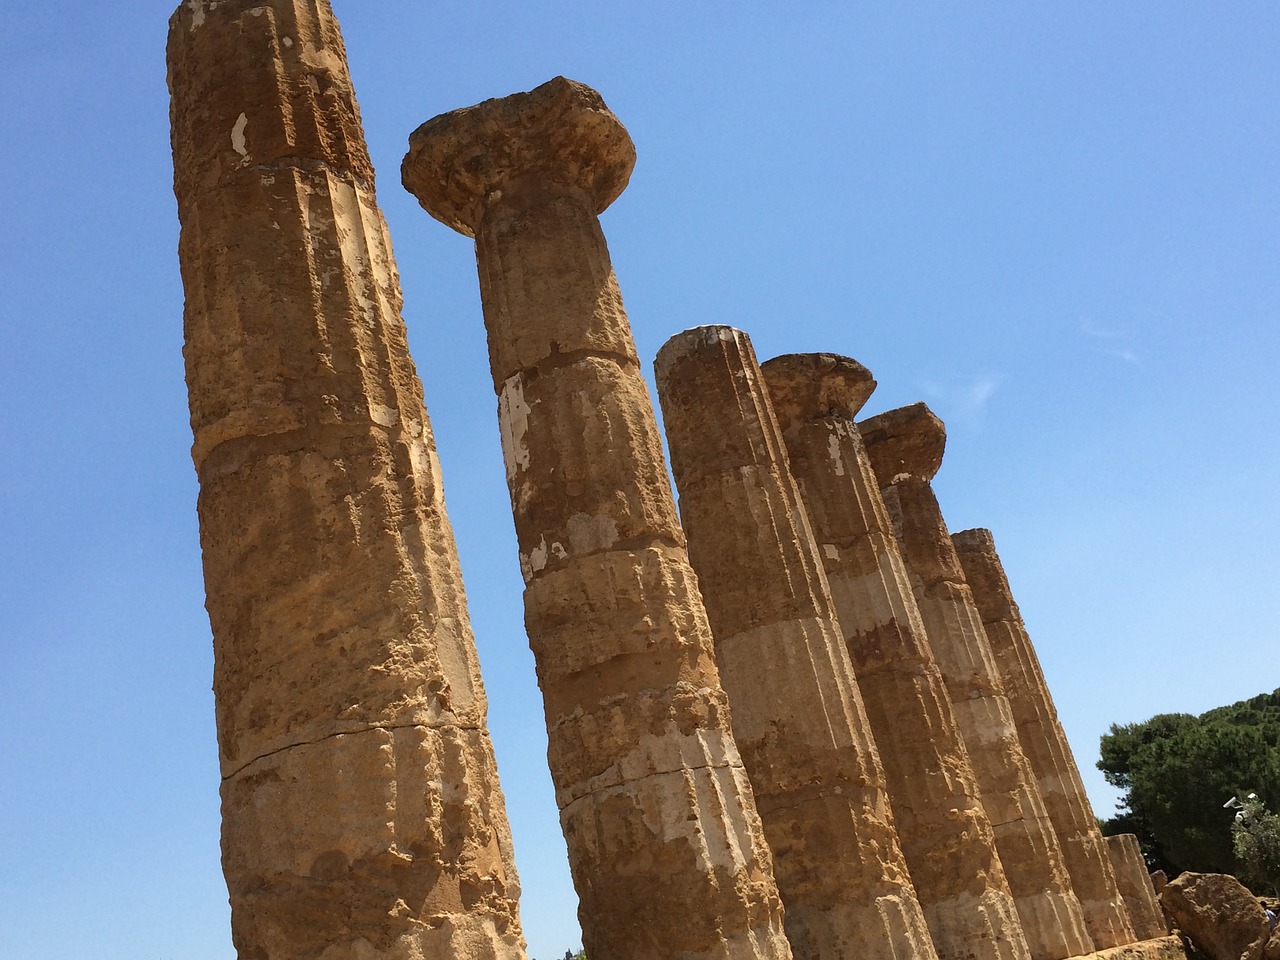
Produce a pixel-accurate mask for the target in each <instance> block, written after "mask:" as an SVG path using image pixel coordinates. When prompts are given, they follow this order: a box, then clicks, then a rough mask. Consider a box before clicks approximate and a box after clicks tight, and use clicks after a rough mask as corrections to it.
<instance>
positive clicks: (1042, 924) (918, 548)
mask: <svg viewBox="0 0 1280 960" xmlns="http://www.w3.org/2000/svg"><path fill="white" fill-rule="evenodd" d="M859 430H860V432H861V434H862V438H863V440H864V442H865V444H866V449H867V453H868V455H869V457H870V459H871V465H872V468H873V469H874V470H875V474H876V478H877V480H878V481H879V483H880V488H881V494H882V495H883V496H884V500H885V506H886V507H887V508H888V512H889V516H890V518H891V519H892V521H893V526H894V532H895V533H896V535H897V538H898V542H899V545H900V546H901V548H902V554H903V559H904V561H905V563H906V568H907V572H908V574H909V576H910V578H911V585H912V589H913V591H914V593H915V595H916V602H917V604H918V605H919V607H920V613H921V617H922V619H923V620H924V626H925V632H926V633H927V634H928V637H929V642H930V644H931V645H932V647H933V653H934V656H935V657H936V658H937V660H938V666H939V667H940V669H941V671H942V677H943V680H944V681H945V682H946V685H947V691H948V695H949V696H950V698H951V705H952V709H953V710H954V711H955V716H956V721H957V723H958V724H959V727H960V731H961V734H962V735H963V737H964V743H965V748H966V750H967V751H968V753H969V760H970V762H971V763H972V764H973V771H974V774H975V775H976V776H977V780H978V789H979V790H980V791H981V795H982V805H983V807H984V808H985V810H986V812H987V817H988V819H990V821H991V824H992V826H993V827H994V829H995V834H996V849H997V850H998V851H999V853H1000V862H1001V863H1002V864H1003V865H1004V870H1005V875H1006V876H1007V877H1008V880H1009V889H1010V890H1011V891H1012V893H1013V897H1014V902H1015V903H1016V905H1017V908H1018V916H1019V917H1021V919H1022V927H1023V930H1024V932H1025V933H1026V935H1027V943H1028V944H1029V946H1030V947H1031V954H1032V956H1033V957H1034V958H1035V960H1057V958H1062V957H1070V956H1076V955H1078V954H1081V953H1088V952H1090V950H1091V949H1092V946H1091V943H1090V939H1089V934H1088V931H1087V929H1086V927H1085V922H1084V916H1083V913H1082V911H1081V909H1080V903H1079V901H1078V900H1077V899H1076V897H1075V894H1074V893H1073V892H1072V890H1071V885H1070V880H1069V878H1068V876H1067V873H1066V870H1065V869H1064V868H1063V866H1062V853H1061V850H1060V849H1059V846H1058V838H1057V835H1056V834H1055V833H1054V831H1053V827H1052V826H1051V824H1050V823H1049V820H1048V815H1047V813H1046V812H1045V808H1044V802H1043V801H1042V800H1041V799H1040V793H1039V790H1037V789H1036V785H1035V780H1034V777H1033V775H1032V773H1031V768H1030V766H1029V764H1028V763H1027V760H1026V757H1025V755H1024V754H1023V752H1022V747H1021V745H1020V743H1019V741H1018V733H1017V728H1016V726H1015V724H1014V719H1013V713H1012V711H1011V710H1010V707H1009V702H1008V700H1007V699H1006V697H1005V695H1004V688H1003V687H1002V685H1001V683H1000V676H999V672H998V670H997V669H996V665H995V662H994V659H993V657H992V654H991V649H990V646H989V645H988V643H987V638H986V634H985V633H984V631H983V628H982V619H981V617H980V616H979V614H978V611H977V608H976V607H975V606H974V603H973V595H972V593H971V592H970V590H969V586H968V584H967V583H965V579H964V573H963V571H962V570H961V567H960V561H959V559H958V558H957V556H956V552H955V548H954V547H953V546H952V543H951V538H950V536H949V535H948V532H947V525H946V522H945V521H944V520H943V518H942V512H941V510H940V509H939V507H938V501H937V499H936V498H935V497H934V494H933V489H932V487H931V486H930V480H932V478H933V476H934V474H936V473H937V471H938V467H939V466H941V464H942V452H943V448H944V446H945V443H946V432H945V430H944V429H943V426H942V421H941V420H939V419H938V418H937V417H935V416H934V415H933V413H932V412H931V411H930V410H929V408H928V407H926V406H925V405H924V404H922V403H917V404H913V405H912V406H909V407H900V408H898V409H896V410H890V411H889V412H888V413H882V414H880V415H879V416H876V417H872V418H870V419H869V420H864V421H862V423H861V424H859Z"/></svg>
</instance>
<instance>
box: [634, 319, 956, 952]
mask: <svg viewBox="0 0 1280 960" xmlns="http://www.w3.org/2000/svg"><path fill="white" fill-rule="evenodd" d="M654 368H655V371H656V373H657V383H658V398H659V400H660V401H661V403H662V413H663V421H664V423H665V424H666V431H667V444H668V446H669V448H670V451H671V467H672V471H673V473H674V475H675V480H676V488H677V489H678V490H679V491H680V516H681V519H682V521H683V523H684V528H685V533H686V535H687V536H688V538H689V559H690V561H691V562H692V563H693V568H694V571H695V572H696V573H697V574H698V582H699V584H700V585H701V588H702V596H703V599H704V601H705V603H706V607H707V616H708V618H709V619H710V621H711V631H712V633H713V634H714V636H715V650H716V661H717V663H718V664H719V665H720V676H721V677H722V678H723V681H724V686H725V690H726V691H727V692H728V694H729V703H730V706H731V708H732V717H733V734H734V738H735V739H736V740H737V742H738V748H739V749H740V750H741V751H742V759H743V763H744V764H745V765H746V768H747V775H748V776H749V777H750V778H751V785H752V788H753V789H754V791H755V795H756V804H757V806H758V807H759V809H760V819H761V820H762V821H764V829H765V836H766V837H767V838H768V840H769V846H770V848H771V849H772V850H773V857H774V871H775V874H776V876H777V880H778V890H779V892H780V893H781V894H782V902H783V904H784V905H785V906H786V911H787V912H786V930H787V938H788V939H789V940H790V941H791V947H792V950H793V951H794V954H795V956H796V957H797V958H804V960H819V958H821V960H839V958H848V960H854V958H859V960H893V958H901V957H917V958H922V960H933V958H934V957H935V953H934V950H933V945H932V943H931V941H930V939H929V932H928V928H927V926H926V924H925V921H924V915H923V914H922V913H921V910H920V905H919V903H918V902H917V900H916V895H915V891H914V890H913V889H912V887H911V880H910V877H909V875H908V873H907V868H906V862H905V861H904V860H903V857H902V852H901V850H900V848H899V846H898V841H897V837H896V835H895V833H894V827H893V816H892V814H891V813H890V809H889V803H888V797H887V795H886V792H885V782H884V771H883V769H882V768H881V766H880V758H879V756H878V755H877V753H876V747H875V743H874V741H873V740H872V739H871V733H870V726H869V724H868V723H867V718H866V714H865V712H864V710H863V706H862V699H861V696H860V695H859V693H858V688H857V685H856V682H855V680H854V675H853V670H852V667H851V666H850V663H849V656H848V653H847V652H846V651H845V649H844V644H843V642H842V641H841V637H840V632H839V625H838V624H837V622H836V616H835V609H834V607H833V606H832V604H831V597H830V594H829V592H828V589H827V584H826V581H825V578H824V577H823V574H822V561H821V560H820V559H819V558H818V550H817V546H816V544H815V543H814V542H813V535H812V534H811V533H810V531H809V525H808V523H807V522H806V519H805V516H804V511H803V509H802V508H801V506H800V499H799V494H798V493H797V491H796V488H795V482H794V480H792V478H791V474H790V471H789V470H788V468H787V456H786V450H785V448H784V447H783V443H782V436H781V434H780V433H779V431H778V426H777V423H776V422H775V421H774V417H773V412H772V410H771V409H770V405H769V398H768V395H767V393H766V392H765V387H764V381H763V378H762V376H761V373H760V368H759V366H758V365H757V364H756V359H755V353H754V352H753V351H752V349H751V341H750V340H749V339H748V338H747V336H746V334H744V333H742V332H741V331H738V330H735V329H733V328H732V327H727V326H708V327H697V328H694V329H692V330H686V331H685V332H684V333H680V334H677V335H676V336H674V337H672V338H671V339H670V340H668V341H667V342H666V344H665V345H664V346H663V347H662V349H661V350H659V351H658V358H657V361H656V362H655V364H654Z"/></svg>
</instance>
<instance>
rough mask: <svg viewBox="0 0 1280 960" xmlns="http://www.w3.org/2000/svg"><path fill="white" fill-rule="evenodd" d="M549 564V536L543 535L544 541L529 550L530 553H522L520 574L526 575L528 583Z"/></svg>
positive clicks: (525, 578) (525, 580) (525, 579)
mask: <svg viewBox="0 0 1280 960" xmlns="http://www.w3.org/2000/svg"><path fill="white" fill-rule="evenodd" d="M546 565H547V538H546V537H543V538H542V542H541V543H539V544H538V545H537V546H536V547H534V548H533V549H532V550H530V551H529V552H528V554H523V553H522V554H520V575H521V576H522V577H524V582H525V583H526V584H527V583H528V582H529V581H530V580H532V579H533V575H534V574H535V573H537V572H538V571H540V570H542V569H543V568H544V567H546Z"/></svg>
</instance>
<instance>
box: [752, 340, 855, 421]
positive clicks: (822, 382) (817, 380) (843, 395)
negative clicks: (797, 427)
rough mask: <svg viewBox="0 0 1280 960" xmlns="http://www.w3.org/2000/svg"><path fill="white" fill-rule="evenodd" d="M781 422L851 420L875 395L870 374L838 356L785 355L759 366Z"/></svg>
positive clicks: (829, 354) (820, 354)
mask: <svg viewBox="0 0 1280 960" xmlns="http://www.w3.org/2000/svg"><path fill="white" fill-rule="evenodd" d="M760 369H761V371H762V372H763V373H764V379H765V383H766V384H767V385H768V387H769V397H770V399H771V400H772V401H773V409H774V413H775V414H777V417H778V422H779V423H782V424H787V423H791V422H792V421H795V420H820V419H822V418H824V417H842V418H844V419H845V420H852V419H853V418H854V417H855V416H857V414H858V411H859V410H861V409H862V405H863V404H864V403H866V402H867V400H868V398H870V396H871V394H872V393H874V392H875V389H876V381H875V379H874V378H873V377H872V376H871V371H870V370H868V369H867V368H866V367H864V366H863V365H862V364H860V363H859V362H858V361H857V360H854V359H853V358H852V357H842V356H840V355H839V354H835V353H784V354H783V355H782V356H780V357H774V358H773V359H772V360H766V361H765V362H764V363H762V364H761V365H760Z"/></svg>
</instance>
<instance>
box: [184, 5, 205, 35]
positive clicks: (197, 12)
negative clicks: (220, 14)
mask: <svg viewBox="0 0 1280 960" xmlns="http://www.w3.org/2000/svg"><path fill="white" fill-rule="evenodd" d="M187 9H188V10H190V11H191V29H192V30H194V29H196V27H198V26H200V25H201V24H202V23H204V0H187Z"/></svg>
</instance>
